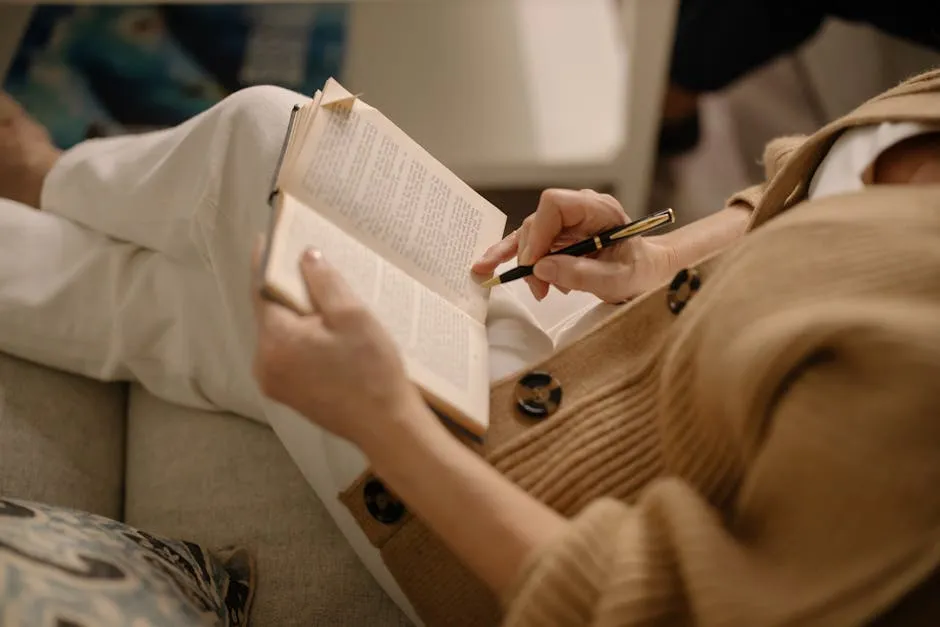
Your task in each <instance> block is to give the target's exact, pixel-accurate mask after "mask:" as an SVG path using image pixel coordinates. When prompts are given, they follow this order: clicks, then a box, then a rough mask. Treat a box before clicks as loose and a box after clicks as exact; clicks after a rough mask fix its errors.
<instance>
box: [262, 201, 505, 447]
mask: <svg viewBox="0 0 940 627" xmlns="http://www.w3.org/2000/svg"><path fill="white" fill-rule="evenodd" d="M278 210H279V215H278V224H277V228H275V229H274V235H273V237H272V240H271V243H270V249H269V251H268V260H267V265H266V268H265V285H266V286H267V288H268V289H269V290H270V291H271V292H273V293H274V294H276V295H277V297H278V298H279V299H281V300H283V301H284V302H285V303H286V304H289V305H291V306H292V307H294V308H295V309H298V310H299V311H303V312H309V311H311V303H310V300H309V298H308V296H307V290H306V288H305V286H304V283H303V278H302V276H301V274H300V266H299V263H300V258H301V255H302V254H303V252H304V251H305V250H306V249H307V248H309V247H311V246H315V247H316V248H318V249H319V250H320V251H322V253H323V255H324V257H325V258H326V259H327V260H328V261H329V262H330V263H331V264H332V265H333V266H334V267H335V268H336V269H337V270H338V271H339V272H340V274H342V276H343V278H344V279H345V280H346V281H347V282H348V283H349V285H350V287H351V288H352V289H353V290H354V291H355V293H356V294H357V295H358V297H359V298H360V299H362V301H363V302H365V303H366V304H367V305H368V306H369V308H370V309H371V311H372V313H373V314H374V315H375V316H376V317H377V318H378V319H379V320H380V321H381V323H382V324H383V326H384V327H385V328H386V330H387V331H388V332H389V334H390V335H391V336H392V338H393V339H394V341H395V343H396V344H397V345H398V348H399V350H400V352H401V353H402V355H403V357H404V360H405V364H406V367H407V369H408V374H409V376H410V377H411V379H412V380H413V381H414V382H415V383H416V384H418V385H419V386H420V387H421V388H422V389H423V390H425V392H426V394H428V395H429V396H431V397H434V398H436V399H438V400H439V401H444V402H446V403H447V404H449V405H451V406H452V407H453V409H454V410H456V412H457V413H458V414H459V415H457V416H452V418H453V419H455V420H460V419H461V418H467V419H469V420H470V423H469V424H464V426H465V427H466V428H468V429H470V430H471V431H473V432H475V433H478V434H482V433H483V432H484V431H485V430H486V427H487V426H488V416H489V381H488V377H487V368H486V354H487V341H486V329H485V327H484V325H483V324H482V323H481V322H478V321H476V320H474V319H473V318H471V317H470V316H469V315H467V314H466V313H464V312H463V311H461V310H460V309H458V308H456V307H454V306H453V304H451V303H450V302H448V301H447V300H445V299H444V298H442V297H441V296H440V295H438V294H436V293H434V291H433V290H431V289H430V288H428V287H426V286H424V285H422V284H421V283H419V282H418V281H416V280H414V279H413V278H412V277H411V276H409V275H408V274H407V273H405V272H404V271H403V270H401V269H400V268H398V267H397V266H395V265H394V264H392V263H389V262H388V261H386V260H385V259H383V258H382V257H381V256H380V255H378V254H377V253H376V252H374V251H372V250H370V249H369V248H368V247H367V246H365V245H364V244H362V243H360V242H358V241H356V240H355V239H354V238H353V237H351V236H349V235H347V234H346V233H345V232H343V231H342V230H341V229H340V228H338V227H337V226H335V225H334V224H332V223H331V222H330V221H329V220H327V219H326V218H324V217H322V216H320V215H318V214H317V213H316V212H314V211H311V210H310V209H309V208H307V207H305V206H304V204H303V203H301V202H300V201H299V200H297V199H296V198H293V197H292V196H290V195H289V194H283V195H282V197H281V199H280V201H279V209H278Z"/></svg>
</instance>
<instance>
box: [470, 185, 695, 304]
mask: <svg viewBox="0 0 940 627" xmlns="http://www.w3.org/2000/svg"><path fill="white" fill-rule="evenodd" d="M627 222H628V217H627V215H626V213H625V212H624V210H623V208H622V207H621V206H620V203H618V202H617V200H616V199H614V197H613V196H610V195H609V194H599V193H598V192H595V191H593V190H589V189H585V190H581V191H574V190H568V189H548V190H545V191H544V192H542V197H541V199H540V200H539V205H538V208H537V209H536V210H535V213H533V214H532V215H530V216H529V217H528V218H526V219H525V221H524V222H523V223H522V227H520V228H519V229H518V230H516V231H514V232H512V233H511V234H509V235H508V236H507V237H506V238H505V239H503V240H502V241H501V242H499V243H498V244H496V245H494V246H492V247H491V248H490V249H489V250H487V251H486V252H485V253H484V254H483V257H482V258H481V259H480V260H479V261H477V262H476V263H475V264H474V265H473V271H474V272H476V273H477V274H492V273H493V272H494V271H495V269H496V267H497V266H498V265H499V264H501V263H503V262H505V261H508V260H510V259H512V258H513V257H518V259H519V264H520V265H529V264H535V268H534V273H535V276H530V277H527V278H526V281H527V282H528V283H529V289H531V290H532V295H533V296H535V298H537V299H538V300H542V299H543V298H545V296H546V295H547V294H548V290H549V286H551V285H554V286H555V287H556V288H558V289H559V290H561V291H563V292H565V293H567V292H568V291H570V290H579V291H584V292H591V293H592V294H594V295H596V296H597V297H599V298H601V299H603V300H605V301H607V302H611V303H619V302H623V301H625V300H628V299H630V298H632V297H634V296H636V295H638V294H641V293H643V292H645V291H647V290H650V289H652V288H655V287H658V286H659V285H661V284H662V283H663V282H664V281H668V280H669V279H670V278H671V277H672V276H673V275H674V274H675V273H676V272H677V271H678V269H679V268H678V262H677V255H676V252H675V250H674V249H673V247H672V246H669V245H667V244H666V243H665V242H664V241H663V240H659V239H657V238H655V237H636V238H633V239H630V240H627V241H625V242H622V243H620V244H617V245H616V246H612V247H610V248H605V249H604V250H601V251H600V252H599V253H597V254H596V255H592V256H590V257H571V256H568V255H557V256H555V255H553V256H551V257H546V256H545V255H547V254H548V253H549V252H551V251H553V250H558V249H559V248H563V247H565V246H568V245H570V244H573V243H575V242H577V241H580V240H582V239H585V238H587V237H591V236H592V235H596V234H597V233H599V232H600V231H603V230H605V229H609V228H612V227H614V226H617V225H618V224H626V223H627Z"/></svg>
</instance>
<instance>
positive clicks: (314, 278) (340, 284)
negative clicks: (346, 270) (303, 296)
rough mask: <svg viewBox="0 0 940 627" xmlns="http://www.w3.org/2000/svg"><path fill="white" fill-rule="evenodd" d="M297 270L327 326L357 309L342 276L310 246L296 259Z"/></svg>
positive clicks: (358, 303) (352, 295)
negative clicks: (298, 267)
mask: <svg viewBox="0 0 940 627" xmlns="http://www.w3.org/2000/svg"><path fill="white" fill-rule="evenodd" d="M300 270H301V273H302V274H303V277H304V283H305V284H306V286H307V294H308V295H309V296H310V302H311V304H312V305H313V308H314V310H315V311H316V312H317V313H318V314H320V315H321V316H322V317H323V319H324V322H325V323H326V324H327V325H328V326H329V325H330V324H335V323H336V322H338V321H339V320H341V319H342V318H343V317H344V316H348V315H349V314H350V313H351V312H353V311H356V310H358V309H360V308H361V303H360V301H359V299H358V298H357V297H356V295H355V294H354V293H353V291H352V289H351V288H350V287H349V285H348V284H347V283H346V281H345V280H343V277H341V276H340V275H339V273H338V272H337V271H336V270H335V269H334V268H333V267H332V266H331V265H330V264H329V263H327V261H326V260H325V259H324V258H323V255H322V253H320V251H318V250H314V249H310V250H308V251H307V252H305V253H304V256H303V258H302V259H301V261H300Z"/></svg>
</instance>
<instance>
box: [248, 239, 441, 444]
mask: <svg viewBox="0 0 940 627" xmlns="http://www.w3.org/2000/svg"><path fill="white" fill-rule="evenodd" d="M257 259H258V255H257V254H256V262H255V265H256V266H257ZM301 271H302V273H303V276H304V280H305V282H306V285H307V290H308V293H309V295H310V302H311V303H313V309H314V311H315V312H316V313H314V314H311V315H307V316H302V315H299V314H297V313H295V312H293V311H291V310H290V309H287V308H286V307H283V306H281V305H279V304H277V303H273V302H269V301H266V300H264V299H263V298H262V297H261V295H260V290H259V289H255V290H254V292H255V294H256V296H255V308H256V316H257V321H258V347H257V351H256V353H255V364H254V371H255V377H256V378H257V380H258V384H259V385H260V387H261V390H262V392H263V393H264V394H265V395H266V396H268V397H270V398H272V399H273V400H275V401H278V402H280V403H282V404H284V405H287V406H289V407H291V408H293V409H294V410H296V411H297V412H299V413H301V414H303V415H304V416H306V417H307V418H308V419H310V420H311V421H313V422H315V423H317V424H319V425H320V426H322V427H323V428H325V429H327V430H328V431H331V432H333V433H335V434H336V435H338V436H340V437H343V438H345V439H347V440H350V441H351V442H353V443H354V444H356V445H357V446H359V447H360V448H362V449H364V450H366V449H368V448H369V446H370V444H371V443H372V442H376V441H377V442H382V441H385V437H386V435H387V434H388V433H389V429H394V428H396V427H400V426H402V425H403V423H406V422H409V421H419V420H422V419H430V420H433V415H432V414H431V413H430V411H429V410H428V409H427V407H426V406H425V405H424V402H423V401H422V400H421V398H420V395H419V394H418V392H417V389H416V388H415V387H414V386H413V385H412V383H411V382H410V381H409V380H408V378H407V376H406V374H405V369H404V366H403V364H402V361H401V359H400V358H399V356H398V351H397V348H396V346H395V345H394V343H393V342H392V339H391V338H390V337H389V336H388V334H387V333H386V332H385V329H383V328H382V326H381V325H380V324H379V322H378V321H377V320H376V319H375V318H374V317H373V316H372V315H371V314H370V313H369V311H368V310H366V308H365V306H364V305H363V304H362V303H361V302H360V301H359V299H358V298H357V297H356V296H355V294H353V292H352V290H350V288H349V286H348V285H347V284H346V283H345V281H343V279H342V277H340V275H339V274H338V273H337V272H336V271H335V270H334V269H333V268H332V267H330V265H329V264H328V263H327V262H326V260H324V259H323V258H322V256H321V255H320V254H319V253H318V252H316V251H308V253H307V254H305V255H304V257H303V260H302V261H301Z"/></svg>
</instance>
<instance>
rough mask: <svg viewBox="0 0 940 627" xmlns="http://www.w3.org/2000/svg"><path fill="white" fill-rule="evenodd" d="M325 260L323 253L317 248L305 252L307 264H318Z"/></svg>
mask: <svg viewBox="0 0 940 627" xmlns="http://www.w3.org/2000/svg"><path fill="white" fill-rule="evenodd" d="M322 258H323V253H321V252H320V251H319V250H317V249H316V248H308V249H307V250H305V251H304V261H306V262H307V263H316V262H318V261H320V259H322Z"/></svg>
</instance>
